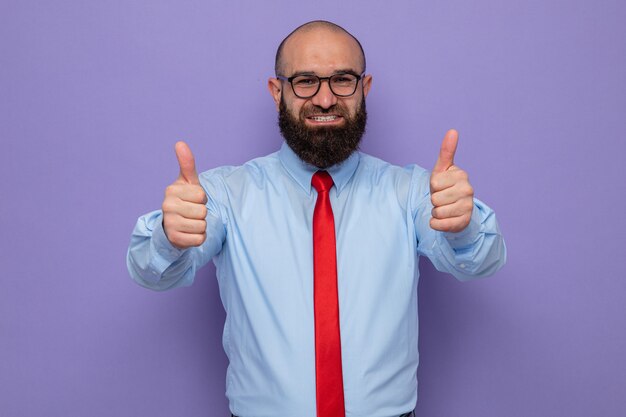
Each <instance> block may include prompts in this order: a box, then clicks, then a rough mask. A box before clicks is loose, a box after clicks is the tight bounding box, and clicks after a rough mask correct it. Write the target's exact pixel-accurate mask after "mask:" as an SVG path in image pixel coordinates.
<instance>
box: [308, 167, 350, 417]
mask: <svg viewBox="0 0 626 417" xmlns="http://www.w3.org/2000/svg"><path fill="white" fill-rule="evenodd" d="M311 184H312V185H313V187H315V189H316V190H317V193H318V194H317V202H316V203H315V211H314V212H313V268H314V269H313V271H314V280H315V283H314V299H315V379H316V381H315V382H316V388H317V389H316V392H317V417H345V415H346V412H345V407H344V401H343V375H342V372H341V337H340V332H339V300H338V296H337V249H336V245H335V220H334V218H333V209H332V207H331V205H330V198H329V197H328V192H329V191H330V189H331V187H332V186H333V179H332V178H331V176H330V175H329V174H328V173H327V172H326V171H318V172H316V173H315V174H314V175H313V179H312V180H311Z"/></svg>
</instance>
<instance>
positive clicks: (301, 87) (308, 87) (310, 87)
mask: <svg viewBox="0 0 626 417" xmlns="http://www.w3.org/2000/svg"><path fill="white" fill-rule="evenodd" d="M319 83H320V80H319V78H317V77H316V76H314V75H300V76H298V77H296V78H294V79H293V80H292V81H291V85H292V86H293V92H294V93H296V95H297V96H299V97H312V96H313V95H315V93H316V92H317V87H318V86H319Z"/></svg>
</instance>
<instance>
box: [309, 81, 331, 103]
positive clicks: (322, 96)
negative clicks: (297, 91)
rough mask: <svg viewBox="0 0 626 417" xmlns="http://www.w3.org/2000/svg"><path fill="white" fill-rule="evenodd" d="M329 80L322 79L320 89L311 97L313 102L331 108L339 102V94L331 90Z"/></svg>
mask: <svg viewBox="0 0 626 417" xmlns="http://www.w3.org/2000/svg"><path fill="white" fill-rule="evenodd" d="M329 82H330V81H329V80H322V82H321V84H320V89H319V91H318V92H317V94H316V95H314V96H313V97H311V103H313V104H315V105H316V106H319V107H321V108H323V109H329V108H331V107H332V106H334V105H335V104H337V96H336V95H334V94H333V92H332V91H330V84H329Z"/></svg>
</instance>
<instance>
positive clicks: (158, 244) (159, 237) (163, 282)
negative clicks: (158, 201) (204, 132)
mask: <svg viewBox="0 0 626 417" xmlns="http://www.w3.org/2000/svg"><path fill="white" fill-rule="evenodd" d="M209 178H210V176H209V175H205V174H203V176H201V177H200V181H201V184H202V186H203V188H204V189H205V192H206V193H207V197H208V202H207V209H208V213H207V217H206V223H207V228H206V236H207V238H206V240H205V241H204V243H203V244H202V245H200V246H198V247H191V248H188V249H184V250H183V249H179V248H176V247H175V246H173V245H172V244H171V243H170V241H169V240H168V239H167V236H166V235H165V231H164V230H163V213H162V211H161V210H155V211H152V212H150V213H147V214H145V215H143V216H141V217H140V218H139V219H138V220H137V223H136V225H135V228H134V229H133V232H132V235H131V239H130V245H129V247H128V252H127V256H126V265H127V267H128V271H129V273H130V275H131V277H132V278H133V280H135V281H136V282H137V283H138V284H139V285H141V286H144V287H146V288H150V289H153V290H158V291H162V290H167V289H170V288H176V287H181V286H188V285H191V284H192V283H193V280H194V277H195V274H196V270H197V269H199V268H201V267H202V266H204V265H205V264H206V263H207V262H208V261H209V260H211V258H213V257H214V256H215V255H217V254H218V253H219V252H220V251H221V249H222V245H223V242H224V239H225V238H226V229H225V226H224V223H223V222H222V216H221V210H220V207H219V204H218V203H217V200H216V198H215V197H216V195H217V194H218V190H217V188H216V187H214V186H213V184H212V183H211V182H210V181H208V179H209Z"/></svg>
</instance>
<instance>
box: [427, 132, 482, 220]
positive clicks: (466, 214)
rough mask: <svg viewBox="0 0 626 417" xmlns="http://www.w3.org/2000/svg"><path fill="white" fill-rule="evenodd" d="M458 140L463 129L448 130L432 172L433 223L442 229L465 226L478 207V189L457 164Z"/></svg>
mask: <svg viewBox="0 0 626 417" xmlns="http://www.w3.org/2000/svg"><path fill="white" fill-rule="evenodd" d="M458 141H459V133H458V132H457V131H456V130H454V129H450V130H448V132H447V133H446V135H445V136H444V138H443V142H442V143H441V151H440V152H439V158H438V159H437V163H436V164H435V167H434V168H433V171H432V173H431V175H430V200H431V201H432V203H433V211H432V218H431V219H430V227H431V228H433V229H435V230H439V231H442V232H460V231H462V230H463V229H465V228H466V227H467V225H468V224H469V222H470V218H471V217H472V209H473V208H474V189H473V188H472V186H471V184H470V183H469V179H468V176H467V173H466V172H465V171H463V170H462V169H461V168H459V167H457V166H456V165H454V154H455V152H456V146H457V143H458Z"/></svg>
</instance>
